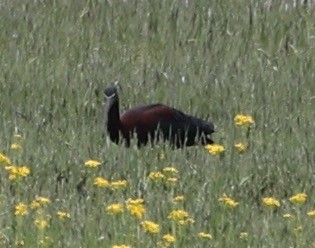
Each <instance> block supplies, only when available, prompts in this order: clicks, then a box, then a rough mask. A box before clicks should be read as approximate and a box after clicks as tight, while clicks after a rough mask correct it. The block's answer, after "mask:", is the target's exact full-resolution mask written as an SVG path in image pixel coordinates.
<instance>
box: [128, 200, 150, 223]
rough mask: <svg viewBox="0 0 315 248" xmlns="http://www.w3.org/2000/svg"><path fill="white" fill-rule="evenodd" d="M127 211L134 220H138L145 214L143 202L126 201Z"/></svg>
mask: <svg viewBox="0 0 315 248" xmlns="http://www.w3.org/2000/svg"><path fill="white" fill-rule="evenodd" d="M126 204H127V210H128V211H129V212H130V213H131V214H132V215H134V216H135V217H136V218H138V219H140V218H141V217H142V216H143V215H144V214H145V212H146V209H145V207H144V200H143V199H140V198H139V199H135V200H133V199H131V198H130V199H128V200H127V201H126Z"/></svg>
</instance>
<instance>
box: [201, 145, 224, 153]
mask: <svg viewBox="0 0 315 248" xmlns="http://www.w3.org/2000/svg"><path fill="white" fill-rule="evenodd" d="M205 148H206V149H207V150H208V152H209V153H210V154H211V155H220V154H222V153H224V151H225V149H224V146H222V145H219V144H213V145H206V146H205Z"/></svg>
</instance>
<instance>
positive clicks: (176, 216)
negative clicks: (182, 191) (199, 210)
mask: <svg viewBox="0 0 315 248" xmlns="http://www.w3.org/2000/svg"><path fill="white" fill-rule="evenodd" d="M188 216H189V214H188V212H186V211H185V210H173V211H172V212H170V214H169V215H168V218H169V219H172V220H175V221H180V220H184V219H187V218H188Z"/></svg>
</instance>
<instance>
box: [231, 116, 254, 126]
mask: <svg viewBox="0 0 315 248" xmlns="http://www.w3.org/2000/svg"><path fill="white" fill-rule="evenodd" d="M234 122H235V125H236V126H250V125H252V124H253V123H254V119H253V117H252V116H250V115H243V114H238V115H236V116H235V117H234Z"/></svg>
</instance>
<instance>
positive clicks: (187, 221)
mask: <svg viewBox="0 0 315 248" xmlns="http://www.w3.org/2000/svg"><path fill="white" fill-rule="evenodd" d="M178 223H179V224H180V225H183V226H184V225H188V224H193V223H195V221H194V220H193V219H192V218H187V219H184V220H180V221H178Z"/></svg>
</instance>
